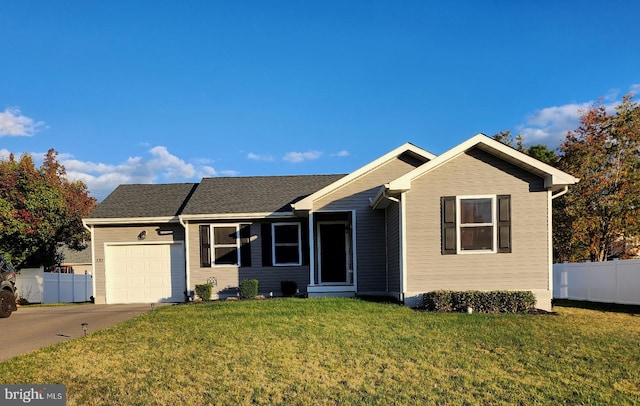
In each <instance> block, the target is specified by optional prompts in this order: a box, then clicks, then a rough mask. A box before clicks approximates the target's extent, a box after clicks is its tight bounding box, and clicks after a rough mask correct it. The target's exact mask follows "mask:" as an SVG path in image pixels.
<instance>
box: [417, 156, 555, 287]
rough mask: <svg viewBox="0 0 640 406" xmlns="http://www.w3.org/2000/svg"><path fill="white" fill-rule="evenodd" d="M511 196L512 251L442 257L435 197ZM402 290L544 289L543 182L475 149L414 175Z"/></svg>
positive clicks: (546, 274) (545, 232) (545, 202)
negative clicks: (435, 167) (426, 171)
mask: <svg viewBox="0 0 640 406" xmlns="http://www.w3.org/2000/svg"><path fill="white" fill-rule="evenodd" d="M484 194H491V195H498V194H510V195H511V213H512V216H511V219H512V223H511V230H512V252H511V253H508V254H462V255H442V254H441V251H440V249H441V246H440V234H441V231H440V197H441V196H462V195H484ZM405 196H406V207H407V216H408V217H407V218H408V219H409V221H407V257H408V258H407V262H408V263H407V269H408V273H407V285H408V286H407V290H408V291H409V292H426V291H430V290H434V289H455V290H467V289H479V290H490V289H528V290H533V289H542V290H544V289H548V286H549V285H548V284H549V280H548V278H549V267H548V266H549V257H548V255H549V253H548V245H547V244H548V237H549V236H548V214H547V205H548V192H547V191H546V190H543V180H542V179H541V178H538V177H536V176H534V175H531V174H530V173H528V172H525V171H523V170H521V169H519V168H517V167H515V166H513V165H511V164H508V163H506V162H505V161H502V160H499V159H497V158H495V157H494V156H492V155H490V154H488V153H486V152H483V151H481V150H478V149H475V150H472V151H470V152H468V153H466V154H463V155H461V156H459V157H457V158H454V159H453V160H452V161H450V162H448V163H447V164H445V165H443V166H441V167H440V168H437V169H435V170H433V171H431V172H429V173H427V174H425V175H424V176H422V177H420V178H418V179H415V180H414V181H413V183H412V185H411V190H410V191H409V192H407V193H406V195H405Z"/></svg>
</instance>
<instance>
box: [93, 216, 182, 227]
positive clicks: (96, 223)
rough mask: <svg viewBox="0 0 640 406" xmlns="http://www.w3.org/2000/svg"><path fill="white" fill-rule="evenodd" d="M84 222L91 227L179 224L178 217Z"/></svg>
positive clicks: (124, 218) (123, 218)
mask: <svg viewBox="0 0 640 406" xmlns="http://www.w3.org/2000/svg"><path fill="white" fill-rule="evenodd" d="M82 222H83V223H84V224H85V225H89V226H100V225H121V224H153V223H179V219H178V216H165V217H120V218H84V219H82Z"/></svg>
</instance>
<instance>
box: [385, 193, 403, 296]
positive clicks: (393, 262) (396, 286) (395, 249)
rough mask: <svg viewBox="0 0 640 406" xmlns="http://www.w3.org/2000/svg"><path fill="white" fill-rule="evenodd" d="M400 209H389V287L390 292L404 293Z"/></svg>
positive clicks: (394, 204)
mask: <svg viewBox="0 0 640 406" xmlns="http://www.w3.org/2000/svg"><path fill="white" fill-rule="evenodd" d="M400 255H401V251H400V207H399V204H398V203H392V204H391V205H390V206H389V207H387V273H388V276H387V281H388V282H387V285H388V287H389V289H388V291H389V292H397V293H400V292H402V290H401V284H400Z"/></svg>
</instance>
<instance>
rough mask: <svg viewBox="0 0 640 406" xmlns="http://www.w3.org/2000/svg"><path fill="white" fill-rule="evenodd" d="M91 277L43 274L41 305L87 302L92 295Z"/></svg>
mask: <svg viewBox="0 0 640 406" xmlns="http://www.w3.org/2000/svg"><path fill="white" fill-rule="evenodd" d="M91 278H92V277H91V275H77V274H66V273H50V272H45V273H44V291H43V295H42V296H43V298H42V303H73V302H88V301H89V300H91V299H90V298H91V296H92V295H93V281H92V279H91Z"/></svg>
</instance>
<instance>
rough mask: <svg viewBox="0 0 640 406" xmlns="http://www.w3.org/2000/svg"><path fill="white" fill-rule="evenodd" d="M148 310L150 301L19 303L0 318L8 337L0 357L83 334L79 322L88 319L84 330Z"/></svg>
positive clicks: (2, 359) (22, 352)
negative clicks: (34, 304)
mask: <svg viewBox="0 0 640 406" xmlns="http://www.w3.org/2000/svg"><path fill="white" fill-rule="evenodd" d="M154 306H156V307H157V306H160V304H155V305H154ZM150 310H151V305H150V304H149V303H144V304H121V305H96V304H79V305H69V306H51V307H29V306H27V307H20V308H18V311H17V312H14V313H13V314H11V317H8V318H6V319H0V329H1V330H2V331H4V332H5V335H4V336H5V339H6V340H9V342H5V343H4V345H3V346H2V351H0V361H5V360H8V359H9V358H13V357H15V356H16V355H20V354H24V353H27V352H31V351H34V350H37V349H40V348H42V347H46V346H47V345H51V344H57V343H61V342H63V341H66V340H71V339H73V338H78V337H82V336H83V330H82V323H87V324H88V325H87V333H92V332H94V331H97V330H100V329H103V328H105V327H109V326H112V325H114V324H117V323H120V322H122V321H125V320H127V319H130V318H132V317H134V316H137V315H139V314H142V313H145V312H148V311H150Z"/></svg>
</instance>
